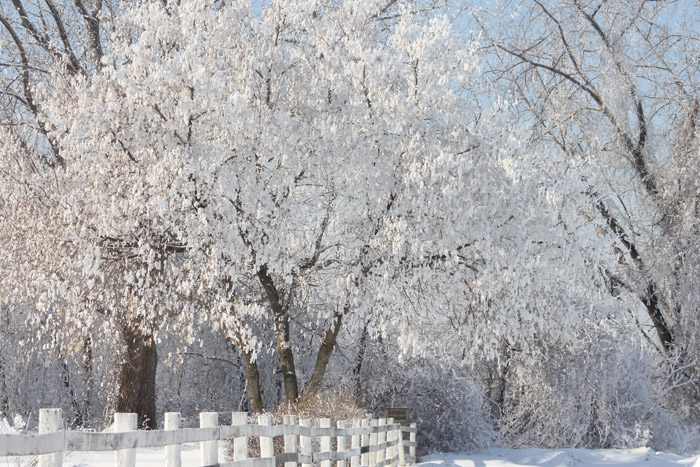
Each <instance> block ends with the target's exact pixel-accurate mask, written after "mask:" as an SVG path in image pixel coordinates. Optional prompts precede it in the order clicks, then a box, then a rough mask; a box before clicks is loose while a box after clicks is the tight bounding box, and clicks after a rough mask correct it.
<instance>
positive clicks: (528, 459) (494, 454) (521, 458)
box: [418, 448, 700, 467]
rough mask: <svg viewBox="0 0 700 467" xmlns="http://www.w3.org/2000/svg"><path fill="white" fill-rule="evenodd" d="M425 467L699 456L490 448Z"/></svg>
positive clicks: (654, 462)
mask: <svg viewBox="0 0 700 467" xmlns="http://www.w3.org/2000/svg"><path fill="white" fill-rule="evenodd" d="M418 465H420V466H422V467H514V466H519V467H522V466H532V467H534V466H537V467H593V466H602V465H622V466H628V467H632V466H648V467H677V466H689V467H690V466H699V467H700V456H693V457H682V456H678V455H676V454H669V453H662V452H655V451H653V450H651V449H649V448H637V449H595V450H588V449H487V450H483V451H478V452H476V453H472V454H439V455H433V456H429V457H427V458H426V459H424V460H423V462H421V463H420V464H418Z"/></svg>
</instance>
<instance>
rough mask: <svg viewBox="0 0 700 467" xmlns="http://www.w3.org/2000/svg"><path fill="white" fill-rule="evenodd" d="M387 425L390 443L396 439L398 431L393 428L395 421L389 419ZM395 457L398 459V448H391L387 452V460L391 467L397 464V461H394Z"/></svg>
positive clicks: (387, 436) (387, 435)
mask: <svg viewBox="0 0 700 467" xmlns="http://www.w3.org/2000/svg"><path fill="white" fill-rule="evenodd" d="M386 424H387V425H388V426H389V428H387V432H386V441H387V443H389V442H392V441H394V440H395V439H396V430H395V429H394V428H393V427H392V425H393V424H394V419H393V418H387V419H386ZM394 457H396V446H390V447H388V448H387V451H386V459H387V461H389V465H394V464H395V463H396V461H394Z"/></svg>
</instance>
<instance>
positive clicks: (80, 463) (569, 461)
mask: <svg viewBox="0 0 700 467" xmlns="http://www.w3.org/2000/svg"><path fill="white" fill-rule="evenodd" d="M219 459H220V460H224V459H225V457H224V452H223V446H220V449H219ZM164 463H165V455H164V450H163V448H147V449H138V450H137V454H136V466H137V467H146V466H157V465H163V464H164ZM4 465H22V464H14V463H11V462H10V461H9V460H7V458H0V466H4ZM63 465H64V467H112V466H113V465H114V453H112V452H89V453H77V452H75V453H68V454H67V455H66V456H65V457H64V461H63ZM199 465H201V464H200V458H199V445H198V444H196V443H191V444H186V445H185V446H183V448H182V466H183V467H190V466H192V467H194V466H199ZM418 465H419V466H421V467H516V466H517V467H528V466H530V467H594V466H610V465H621V466H627V467H632V466H645V467H678V466H687V467H692V466H698V467H700V455H698V456H692V457H683V456H678V455H676V454H669V453H662V452H655V451H653V450H651V449H649V448H637V449H597V450H586V449H549V450H548V449H487V450H482V451H478V452H476V453H471V454H437V455H432V456H428V457H427V458H425V459H423V460H422V462H420V463H419V464H418Z"/></svg>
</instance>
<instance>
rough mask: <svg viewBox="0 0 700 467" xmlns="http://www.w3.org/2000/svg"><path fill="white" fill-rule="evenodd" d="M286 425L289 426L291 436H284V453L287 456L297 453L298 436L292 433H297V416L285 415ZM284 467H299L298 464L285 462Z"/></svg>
mask: <svg viewBox="0 0 700 467" xmlns="http://www.w3.org/2000/svg"><path fill="white" fill-rule="evenodd" d="M284 424H285V425H287V426H289V428H290V429H289V431H290V434H287V435H284V452H285V454H296V453H297V435H296V433H294V432H292V430H294V431H296V424H297V417H296V415H285V416H284ZM284 467H297V463H296V462H285V463H284Z"/></svg>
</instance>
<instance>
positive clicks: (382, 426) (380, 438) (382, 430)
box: [377, 418, 386, 464]
mask: <svg viewBox="0 0 700 467" xmlns="http://www.w3.org/2000/svg"><path fill="white" fill-rule="evenodd" d="M384 443H386V418H380V419H379V434H378V435H377V444H380V445H381V444H384ZM384 459H386V448H385V447H381V448H379V451H377V464H379V463H380V462H384Z"/></svg>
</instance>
